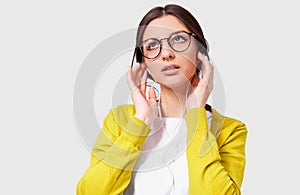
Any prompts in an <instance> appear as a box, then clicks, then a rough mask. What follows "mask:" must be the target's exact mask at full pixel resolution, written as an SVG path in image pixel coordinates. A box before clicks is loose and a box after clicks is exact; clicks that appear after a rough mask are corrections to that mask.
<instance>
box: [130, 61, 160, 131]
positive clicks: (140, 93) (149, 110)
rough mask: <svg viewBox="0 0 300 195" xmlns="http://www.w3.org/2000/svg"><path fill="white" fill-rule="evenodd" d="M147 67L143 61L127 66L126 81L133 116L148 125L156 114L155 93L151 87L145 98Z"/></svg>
mask: <svg viewBox="0 0 300 195" xmlns="http://www.w3.org/2000/svg"><path fill="white" fill-rule="evenodd" d="M147 74H148V73H147V69H146V65H145V64H144V63H142V64H139V63H138V64H137V65H136V66H134V67H133V68H130V67H129V70H128V74H127V82H128V85H129V88H130V90H131V96H132V100H133V103H134V106H135V117H137V118H138V119H140V120H142V121H144V122H145V123H146V124H147V125H150V124H151V123H152V122H153V120H154V119H155V118H156V117H157V115H158V109H157V102H156V94H155V91H154V89H153V87H151V88H150V89H149V91H148V97H149V98H148V100H147V99H146V80H147Z"/></svg>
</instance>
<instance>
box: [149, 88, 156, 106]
mask: <svg viewBox="0 0 300 195" xmlns="http://www.w3.org/2000/svg"><path fill="white" fill-rule="evenodd" d="M148 97H149V102H150V104H153V103H156V93H155V90H154V88H153V87H150V88H149V92H148Z"/></svg>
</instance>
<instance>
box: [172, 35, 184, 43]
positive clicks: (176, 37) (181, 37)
mask: <svg viewBox="0 0 300 195" xmlns="http://www.w3.org/2000/svg"><path fill="white" fill-rule="evenodd" d="M173 40H174V41H175V42H185V41H186V39H185V38H184V37H183V36H180V35H176V36H174V37H173Z"/></svg>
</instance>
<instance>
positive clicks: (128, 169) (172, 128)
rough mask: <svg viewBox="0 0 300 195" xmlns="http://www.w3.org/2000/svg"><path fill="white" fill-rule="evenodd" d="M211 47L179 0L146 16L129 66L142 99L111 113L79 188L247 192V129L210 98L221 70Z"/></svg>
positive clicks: (136, 96)
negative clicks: (214, 105)
mask: <svg viewBox="0 0 300 195" xmlns="http://www.w3.org/2000/svg"><path fill="white" fill-rule="evenodd" d="M207 47H208V46H207V42H206V40H205V38H204V35H203V32H202V30H201V27H200V25H199V24H198V22H197V20H196V19H195V18H194V17H193V16H192V14H191V13H190V12H188V11H187V10H186V9H184V8H182V7H180V6H178V5H166V6H165V7H155V8H153V9H151V10H150V11H149V12H148V13H147V14H146V15H145V16H144V18H143V19H142V21H141V22H140V25H139V29H138V32H137V39H136V49H135V56H136V60H137V64H135V65H134V66H133V67H130V68H129V70H128V84H129V87H130V89H131V94H132V100H133V102H134V104H133V105H121V106H118V107H117V108H113V109H111V111H110V112H109V113H108V115H107V117H106V119H105V120H104V122H103V129H102V131H101V132H100V135H99V137H98V139H97V141H96V143H95V145H94V148H93V153H92V155H91V163H90V166H89V168H88V169H87V171H86V172H85V174H84V176H83V177H82V178H81V180H80V181H79V183H78V186H77V194H78V195H85V194H89V195H91V194H142V195H144V194H197V195H198V194H205V195H209V194H218V195H222V194H241V192H240V188H241V185H242V180H243V175H244V168H245V141H246V136H247V129H246V127H245V125H244V124H243V123H242V122H240V121H238V120H236V119H233V118H229V117H225V116H222V115H221V114H220V113H218V112H217V111H216V110H215V109H213V108H212V107H211V106H209V105H207V104H206V103H207V100H208V98H209V95H210V93H211V91H212V89H213V75H214V67H213V65H212V64H211V63H210V61H209V57H208V52H207V49H208V48H207ZM149 79H152V81H153V82H154V84H155V85H153V86H152V87H149V88H148V87H147V86H148V85H150V84H149ZM157 86H159V88H158V87H157ZM159 151H161V152H159Z"/></svg>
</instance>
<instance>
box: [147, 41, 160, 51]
mask: <svg viewBox="0 0 300 195" xmlns="http://www.w3.org/2000/svg"><path fill="white" fill-rule="evenodd" d="M157 47H158V43H157V42H156V41H153V42H149V43H147V46H146V49H147V50H152V49H156V48H157Z"/></svg>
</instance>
